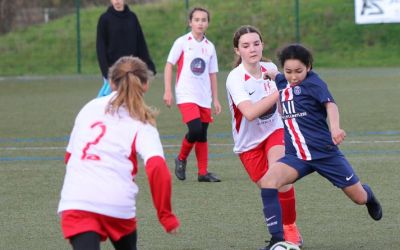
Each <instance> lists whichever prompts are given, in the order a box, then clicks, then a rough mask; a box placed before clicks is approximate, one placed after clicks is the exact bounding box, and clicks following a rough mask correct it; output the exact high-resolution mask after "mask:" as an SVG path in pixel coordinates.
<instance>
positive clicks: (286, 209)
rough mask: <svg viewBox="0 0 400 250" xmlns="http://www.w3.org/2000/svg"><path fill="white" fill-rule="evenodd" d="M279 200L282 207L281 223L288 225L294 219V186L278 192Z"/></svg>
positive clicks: (293, 221)
mask: <svg viewBox="0 0 400 250" xmlns="http://www.w3.org/2000/svg"><path fill="white" fill-rule="evenodd" d="M279 202H280V203H281V208H282V223H283V224H284V225H290V224H293V223H295V221H296V198H295V194H294V186H292V188H291V189H289V190H288V191H286V192H284V193H281V192H279Z"/></svg>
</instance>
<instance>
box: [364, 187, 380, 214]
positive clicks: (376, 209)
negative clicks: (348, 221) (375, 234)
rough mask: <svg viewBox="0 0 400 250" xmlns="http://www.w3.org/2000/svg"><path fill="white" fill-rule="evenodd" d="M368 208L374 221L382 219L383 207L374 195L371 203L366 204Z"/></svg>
mask: <svg viewBox="0 0 400 250" xmlns="http://www.w3.org/2000/svg"><path fill="white" fill-rule="evenodd" d="M365 205H366V206H367V208H368V213H369V216H371V218H372V219H374V220H380V219H382V207H381V204H380V203H379V201H378V200H377V199H376V197H375V195H374V194H373V193H372V197H371V199H370V201H369V202H367V203H366V204H365Z"/></svg>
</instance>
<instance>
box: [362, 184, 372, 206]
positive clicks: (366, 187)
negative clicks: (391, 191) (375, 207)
mask: <svg viewBox="0 0 400 250" xmlns="http://www.w3.org/2000/svg"><path fill="white" fill-rule="evenodd" d="M362 186H363V188H364V190H365V192H367V203H368V202H369V201H370V200H371V198H372V197H373V196H374V194H373V193H372V190H371V188H370V187H369V186H368V184H366V183H365V184H362Z"/></svg>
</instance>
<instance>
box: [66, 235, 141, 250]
mask: <svg viewBox="0 0 400 250" xmlns="http://www.w3.org/2000/svg"><path fill="white" fill-rule="evenodd" d="M100 239H101V238H100V235H99V234H97V233H95V232H85V233H81V234H78V235H75V236H74V237H72V238H71V245H72V248H73V249H74V250H100ZM136 241H137V233H136V230H135V231H134V232H132V233H131V234H128V235H125V236H124V237H122V238H121V239H119V240H118V241H113V240H111V242H112V244H113V246H114V248H115V249H116V250H137V248H136Z"/></svg>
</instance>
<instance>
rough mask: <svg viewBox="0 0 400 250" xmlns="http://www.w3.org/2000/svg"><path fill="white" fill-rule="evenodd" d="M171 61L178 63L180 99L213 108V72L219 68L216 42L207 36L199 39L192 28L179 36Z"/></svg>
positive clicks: (180, 100) (177, 92)
mask: <svg viewBox="0 0 400 250" xmlns="http://www.w3.org/2000/svg"><path fill="white" fill-rule="evenodd" d="M167 62H169V63H171V64H172V65H175V64H177V72H176V85H175V95H176V103H177V104H181V103H196V104H197V105H199V106H201V107H204V108H210V107H211V101H212V93H211V84H210V74H211V73H216V72H218V60H217V54H216V51H215V47H214V44H213V43H212V42H210V41H209V40H208V39H207V38H206V37H204V38H203V40H201V41H200V42H199V41H197V40H196V39H194V37H193V35H192V33H191V32H190V33H188V34H186V35H184V36H181V37H179V38H178V39H176V40H175V42H174V44H173V46H172V48H171V51H170V52H169V55H168V59H167Z"/></svg>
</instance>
